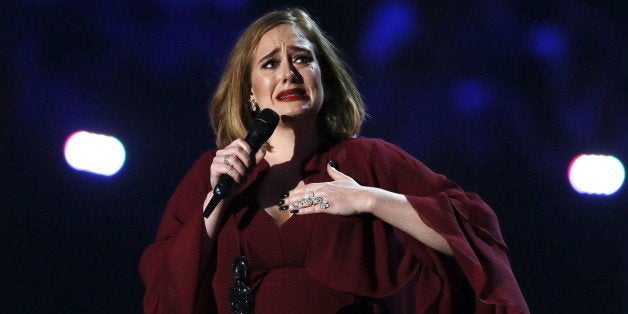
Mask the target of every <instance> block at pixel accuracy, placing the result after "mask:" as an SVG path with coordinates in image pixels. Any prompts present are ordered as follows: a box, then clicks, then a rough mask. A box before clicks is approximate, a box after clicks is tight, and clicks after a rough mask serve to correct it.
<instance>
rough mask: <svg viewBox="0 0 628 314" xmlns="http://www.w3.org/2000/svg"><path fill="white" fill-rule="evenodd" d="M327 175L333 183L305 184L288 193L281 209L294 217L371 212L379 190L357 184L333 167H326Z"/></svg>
mask: <svg viewBox="0 0 628 314" xmlns="http://www.w3.org/2000/svg"><path fill="white" fill-rule="evenodd" d="M327 173H328V174H329V176H330V177H331V178H332V179H333V180H334V181H330V182H321V183H310V184H305V185H303V186H300V187H297V188H295V189H294V190H292V191H289V192H288V196H287V197H286V198H284V199H282V200H281V201H279V204H280V209H281V210H290V212H291V213H293V214H296V213H298V214H315V213H327V214H333V215H343V216H348V215H356V214H361V213H365V212H369V211H370V207H371V205H372V202H373V196H374V193H377V189H375V188H371V187H366V186H362V185H360V184H358V183H357V182H356V181H355V180H353V178H351V177H350V176H348V175H346V174H344V173H342V172H340V171H339V170H337V169H335V168H334V167H332V166H331V165H330V164H327Z"/></svg>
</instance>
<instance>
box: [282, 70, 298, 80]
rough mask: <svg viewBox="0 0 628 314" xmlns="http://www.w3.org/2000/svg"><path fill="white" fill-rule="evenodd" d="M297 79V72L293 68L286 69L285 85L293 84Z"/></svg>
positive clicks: (284, 75) (284, 72)
mask: <svg viewBox="0 0 628 314" xmlns="http://www.w3.org/2000/svg"><path fill="white" fill-rule="evenodd" d="M295 77H296V73H295V70H294V69H292V68H291V67H286V70H285V71H283V77H282V78H283V82H284V83H291V82H292V81H293V80H294V78H295Z"/></svg>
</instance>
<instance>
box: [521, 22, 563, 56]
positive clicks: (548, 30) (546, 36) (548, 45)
mask: <svg viewBox="0 0 628 314" xmlns="http://www.w3.org/2000/svg"><path fill="white" fill-rule="evenodd" d="M527 46H528V49H530V52H531V53H532V54H534V55H535V56H536V57H539V58H542V59H549V60H554V59H558V58H562V57H563V56H564V54H565V50H566V49H567V42H566V38H565V34H564V32H563V31H562V30H561V29H560V28H559V27H557V26H556V25H552V24H542V25H536V26H533V27H531V28H530V29H529V30H528V35H527Z"/></svg>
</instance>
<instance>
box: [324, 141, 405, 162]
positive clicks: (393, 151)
mask: <svg viewBox="0 0 628 314" xmlns="http://www.w3.org/2000/svg"><path fill="white" fill-rule="evenodd" d="M334 149H337V150H345V151H346V152H347V153H348V154H351V155H355V154H358V155H360V156H363V157H367V156H368V157H371V158H372V157H379V158H382V157H384V158H412V156H410V155H409V154H408V153H406V152H405V151H404V150H403V149H402V148H401V147H399V146H397V145H395V144H392V143H389V142H386V141H384V140H382V139H378V138H368V137H356V138H350V139H346V140H344V141H342V142H340V143H338V144H337V145H336V146H335V147H334Z"/></svg>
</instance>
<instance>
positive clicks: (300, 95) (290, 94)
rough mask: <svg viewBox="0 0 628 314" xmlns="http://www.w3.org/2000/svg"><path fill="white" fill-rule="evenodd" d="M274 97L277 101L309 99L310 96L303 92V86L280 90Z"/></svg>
mask: <svg viewBox="0 0 628 314" xmlns="http://www.w3.org/2000/svg"><path fill="white" fill-rule="evenodd" d="M275 98H276V99H277V100H279V101H295V100H302V99H310V97H309V96H308V95H306V94H305V90H304V89H303V88H293V89H287V90H284V91H281V92H280V93H279V94H277V97H275Z"/></svg>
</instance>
